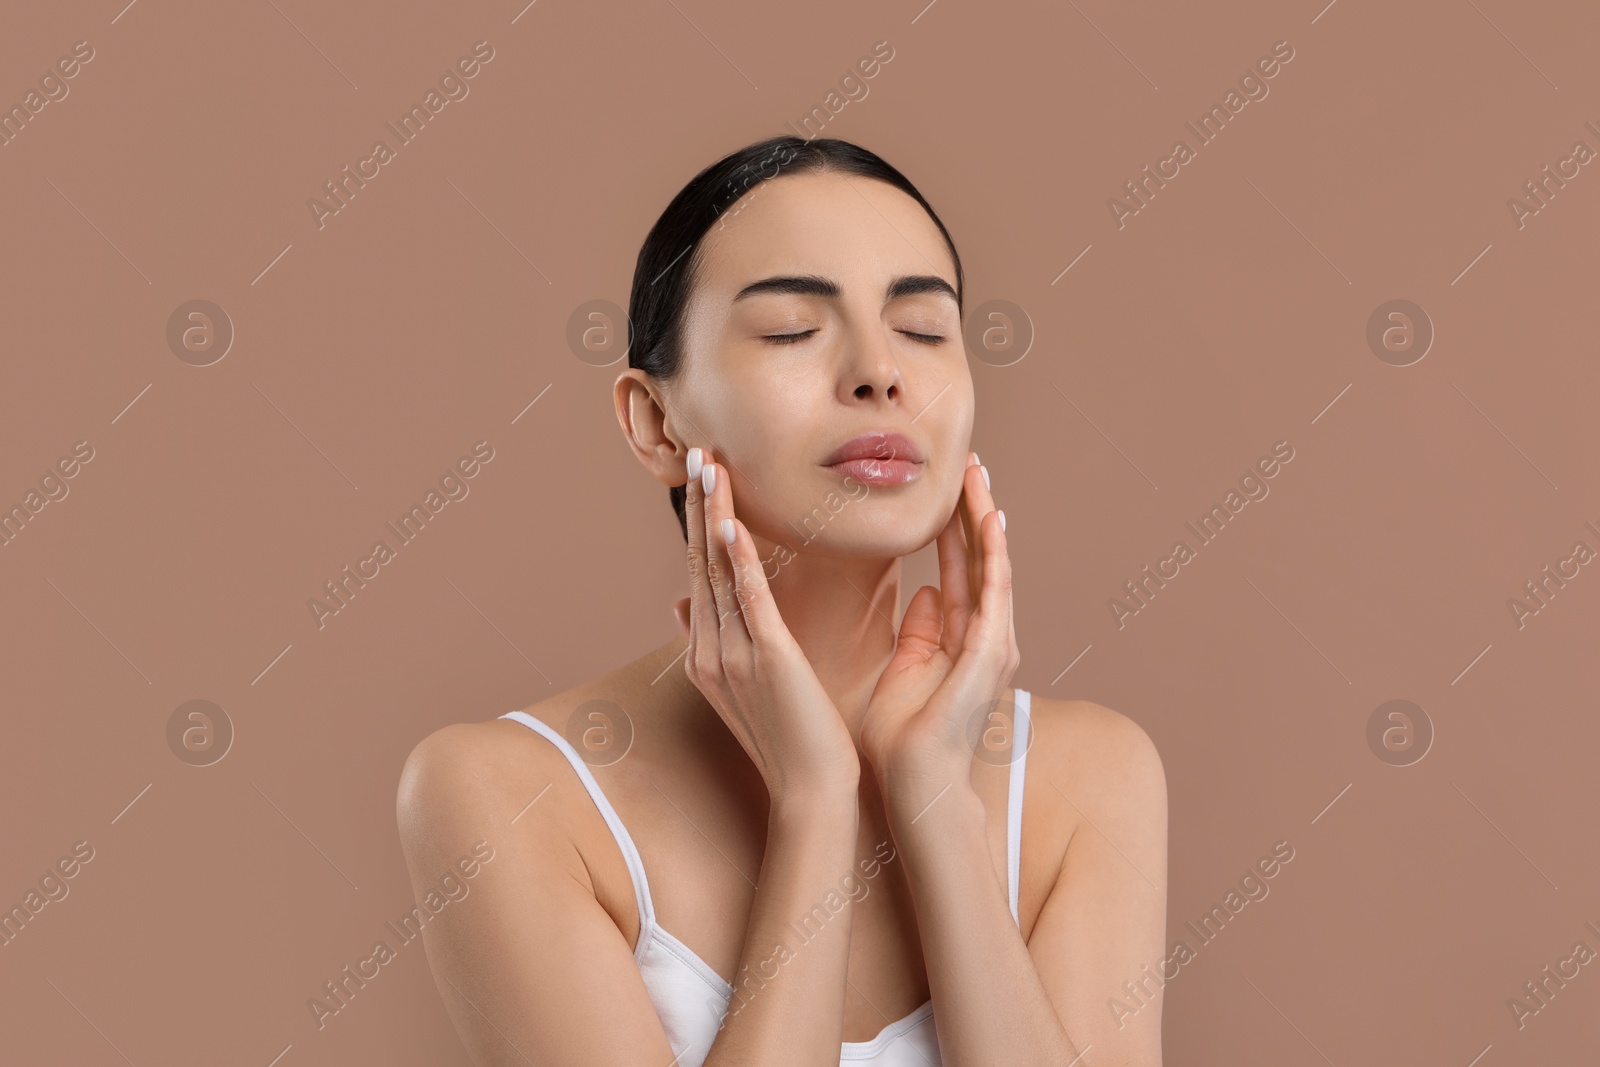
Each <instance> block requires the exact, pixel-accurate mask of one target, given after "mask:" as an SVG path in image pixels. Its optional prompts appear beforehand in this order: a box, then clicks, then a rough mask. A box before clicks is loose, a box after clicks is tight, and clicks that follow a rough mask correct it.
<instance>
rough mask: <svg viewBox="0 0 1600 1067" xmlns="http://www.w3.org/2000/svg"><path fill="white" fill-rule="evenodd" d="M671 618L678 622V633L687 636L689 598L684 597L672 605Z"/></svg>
mask: <svg viewBox="0 0 1600 1067" xmlns="http://www.w3.org/2000/svg"><path fill="white" fill-rule="evenodd" d="M672 617H673V618H675V619H677V620H678V631H679V632H680V633H682V634H683V636H685V637H688V636H689V598H688V597H684V598H683V599H682V600H680V601H678V602H677V603H676V604H674V605H672Z"/></svg>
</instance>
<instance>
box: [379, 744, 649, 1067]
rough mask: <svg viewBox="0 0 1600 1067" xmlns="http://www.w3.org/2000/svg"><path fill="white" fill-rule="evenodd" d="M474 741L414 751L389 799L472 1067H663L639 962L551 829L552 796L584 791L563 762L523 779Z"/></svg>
mask: <svg viewBox="0 0 1600 1067" xmlns="http://www.w3.org/2000/svg"><path fill="white" fill-rule="evenodd" d="M473 731H474V726H473V725H472V724H462V725H458V726H450V727H445V728H444V729H442V730H440V731H437V732H436V733H434V734H432V735H430V736H429V737H427V738H425V739H424V740H423V741H422V742H420V743H419V744H418V745H417V747H416V748H415V749H414V750H413V751H412V753H411V755H410V757H409V758H408V759H407V760H406V765H405V769H404V771H403V772H402V773H401V777H400V786H399V790H398V795H397V796H396V816H397V819H398V822H399V826H400V837H401V843H402V847H403V849H404V851H405V858H406V867H407V869H408V870H409V872H410V875H411V885H412V889H413V891H414V893H415V898H414V899H415V901H416V904H417V910H418V911H420V912H421V913H422V914H423V915H424V916H426V917H427V918H426V920H425V922H424V923H423V925H422V942H423V945H424V946H425V948H426V952H427V958H428V965H429V967H430V968H431V969H432V971H433V977H434V982H435V984H436V985H437V986H438V989H439V995H440V996H441V997H442V998H443V1000H444V1004H445V1008H446V1010H447V1011H448V1012H449V1013H450V1018H451V1020H452V1021H453V1022H454V1024H455V1028H456V1032H457V1034H459V1035H460V1037H461V1041H462V1043H463V1044H464V1045H465V1046H466V1048H467V1050H468V1052H469V1053H470V1054H471V1057H472V1061H473V1062H474V1063H475V1064H480V1065H486V1064H518V1065H526V1064H527V1063H529V1062H533V1063H592V1064H635V1063H661V1064H666V1063H668V1062H670V1061H671V1060H672V1059H673V1056H674V1051H673V1050H671V1049H669V1047H668V1042H667V1039H666V1036H665V1034H664V1033H663V1031H662V1027H661V1022H660V1019H659V1018H658V1017H657V1015H656V1013H655V1009H654V1007H653V1005H652V1004H651V1002H650V999H649V996H648V994H647V992H646V990H645V988H644V983H643V980H642V978H641V976H640V973H639V968H638V965H637V964H636V963H635V962H634V958H633V953H632V951H631V950H630V949H629V946H628V944H627V941H626V939H625V938H624V937H623V936H622V933H621V931H619V930H618V929H617V926H616V924H615V923H614V922H612V920H611V917H610V915H609V914H607V912H606V910H605V909H604V908H603V907H602V906H601V905H600V903H599V902H598V901H597V900H596V899H595V896H594V893H593V890H592V889H591V888H590V886H589V884H588V879H587V877H586V873H585V867H584V864H583V860H582V858H581V856H579V855H578V853H577V850H576V848H575V847H574V846H573V845H572V842H571V839H570V836H569V834H567V833H566V832H565V831H564V829H563V827H562V825H561V824H560V820H558V819H557V818H555V815H556V813H557V812H558V811H559V810H561V803H560V801H561V796H562V794H560V793H558V791H559V790H563V789H572V788H576V789H579V790H581V789H582V786H581V784H580V783H579V782H578V779H577V778H576V777H575V776H573V775H572V771H571V768H570V767H567V766H565V765H564V761H563V766H562V767H559V768H557V767H554V766H553V765H552V763H551V762H550V761H548V760H542V761H535V762H536V763H537V764H538V765H537V766H535V767H531V768H530V767H529V765H528V763H527V762H526V761H522V762H520V763H519V762H517V761H514V760H512V759H510V758H508V754H507V753H506V752H505V751H504V749H501V750H500V751H499V752H496V751H495V750H493V749H491V748H489V747H487V746H486V745H485V743H484V739H483V738H482V737H481V736H478V735H477V734H475V733H473ZM517 751H518V752H522V751H523V750H521V749H518V750H517ZM550 754H551V755H553V756H555V757H557V758H558V759H560V758H561V756H560V753H559V752H556V751H555V750H554V749H552V751H551V753H550ZM560 770H565V771H566V778H570V779H571V781H570V782H568V781H566V780H565V779H564V778H560V777H558V775H557V772H558V771H560ZM552 782H554V783H555V784H554V785H553V786H551V789H550V792H549V793H547V794H545V795H544V796H543V797H541V799H540V800H539V801H538V803H535V804H532V805H531V806H529V801H531V800H533V799H534V797H536V796H539V794H540V791H541V790H543V789H544V788H545V787H546V786H547V785H551V783H552ZM565 795H566V796H569V797H570V796H571V794H570V793H567V794H565ZM524 809H525V810H524ZM569 810H570V809H569ZM514 818H515V820H516V821H515V822H514V823H513V821H512V820H513V819H514ZM485 856H487V857H488V858H487V860H485V859H484V857H485ZM473 860H477V861H479V862H478V863H477V865H476V866H475V867H474V865H473V863H472V862H471V861H473ZM464 861H465V862H464ZM469 872H470V874H469Z"/></svg>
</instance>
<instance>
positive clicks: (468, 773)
mask: <svg viewBox="0 0 1600 1067" xmlns="http://www.w3.org/2000/svg"><path fill="white" fill-rule="evenodd" d="M564 698H566V694H560V695H557V696H554V697H551V698H550V699H549V700H547V701H542V702H540V703H538V704H534V705H532V706H530V707H529V708H526V709H523V710H524V711H526V712H527V713H528V714H529V715H531V716H532V717H534V718H537V719H539V720H540V721H542V722H544V723H545V724H546V725H550V726H552V727H553V728H555V729H557V730H558V731H559V729H560V720H559V718H557V717H556V713H555V712H553V711H552V709H553V708H556V707H558V706H559V705H561V704H562V702H563V700H564ZM565 767H566V757H565V756H564V755H563V754H562V753H561V751H560V750H559V749H558V748H557V747H556V746H555V745H552V744H551V743H550V742H549V741H547V740H545V739H543V738H540V737H536V736H535V735H534V731H533V730H531V729H529V728H528V726H526V725H525V724H523V723H520V722H516V721H514V720H512V719H506V718H500V717H498V716H497V717H495V718H491V719H485V720H482V721H478V722H456V723H451V724H449V725H447V726H442V727H440V728H439V729H437V730H435V731H433V732H432V733H430V734H428V735H427V736H426V737H424V738H422V739H421V740H420V741H418V742H417V743H416V745H415V746H414V747H413V748H412V749H411V753H410V754H409V755H408V756H407V757H406V762H405V765H404V767H403V768H402V770H401V772H400V782H399V787H398V789H397V790H396V795H395V814H396V818H397V820H398V822H399V826H400V832H401V836H402V838H403V839H405V840H406V841H407V843H408V844H412V843H419V841H418V839H420V838H426V837H433V836H453V835H454V834H455V833H457V832H458V831H462V830H464V829H465V825H464V824H469V823H470V824H472V825H475V826H479V827H482V826H484V825H486V824H492V825H505V824H507V823H508V822H509V821H510V820H512V819H514V818H515V817H516V816H517V814H518V812H519V810H520V809H521V808H523V807H524V806H525V805H527V804H528V802H529V801H530V800H532V799H533V797H534V795H535V793H537V792H538V789H536V788H534V786H535V783H546V784H547V783H550V782H552V781H560V780H563V778H564V776H563V773H562V771H563V768H565ZM566 773H567V774H570V773H571V772H570V770H567V772H566ZM530 790H532V791H530ZM563 792H564V791H563ZM545 799H546V800H555V799H557V798H545ZM552 806H554V805H552ZM542 824H544V825H548V822H545V821H542Z"/></svg>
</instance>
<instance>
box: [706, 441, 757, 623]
mask: <svg viewBox="0 0 1600 1067" xmlns="http://www.w3.org/2000/svg"><path fill="white" fill-rule="evenodd" d="M727 473H728V472H727V469H726V468H725V467H723V466H721V465H720V464H718V463H716V462H715V461H714V460H713V459H712V457H711V453H710V450H709V449H708V450H707V452H706V465H705V470H704V471H703V472H702V484H701V488H702V490H704V483H705V482H710V483H711V491H710V492H709V493H706V494H705V506H704V508H703V509H702V510H703V511H704V512H705V528H704V536H705V545H706V577H707V578H708V579H709V580H710V585H711V594H712V596H713V597H714V598H715V599H716V604H717V625H718V626H719V627H720V628H721V633H722V640H723V642H724V643H725V644H726V643H727V642H748V641H749V640H750V634H749V631H748V630H746V629H745V625H744V617H743V616H742V615H740V613H739V601H738V597H737V595H736V594H735V592H734V588H733V561H732V559H731V558H730V557H729V555H728V543H727V541H726V540H724V538H723V534H722V520H723V519H725V518H732V517H733V496H732V491H731V489H730V488H729V486H728V477H727Z"/></svg>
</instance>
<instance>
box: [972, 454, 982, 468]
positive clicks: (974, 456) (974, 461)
mask: <svg viewBox="0 0 1600 1067" xmlns="http://www.w3.org/2000/svg"><path fill="white" fill-rule="evenodd" d="M972 465H973V466H978V467H981V466H983V464H982V463H981V462H980V461H979V459H978V454H977V453H976V452H974V453H973V454H972Z"/></svg>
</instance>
